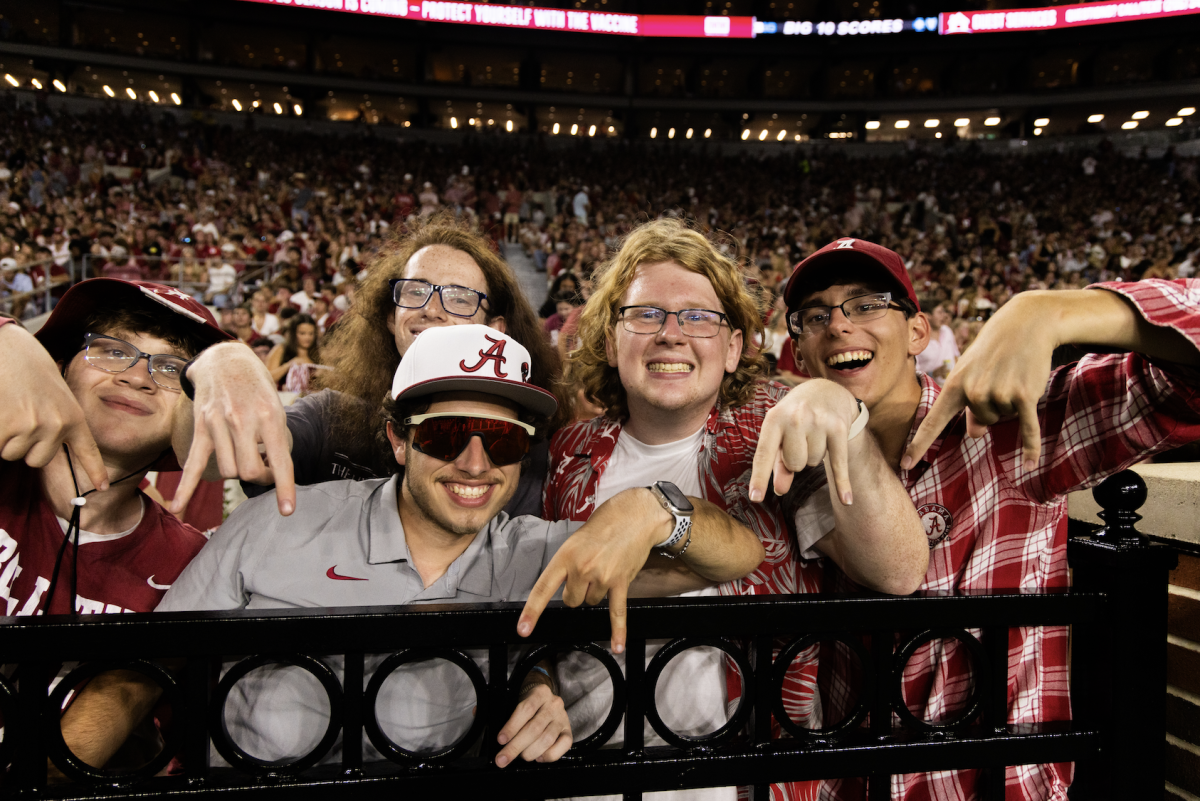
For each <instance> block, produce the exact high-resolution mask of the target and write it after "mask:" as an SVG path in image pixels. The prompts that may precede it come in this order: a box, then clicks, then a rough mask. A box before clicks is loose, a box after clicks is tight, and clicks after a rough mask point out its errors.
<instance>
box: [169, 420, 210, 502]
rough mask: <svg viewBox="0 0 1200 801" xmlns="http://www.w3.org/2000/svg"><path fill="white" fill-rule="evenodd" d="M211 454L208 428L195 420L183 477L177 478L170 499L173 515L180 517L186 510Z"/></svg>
mask: <svg viewBox="0 0 1200 801" xmlns="http://www.w3.org/2000/svg"><path fill="white" fill-rule="evenodd" d="M211 453H212V439H211V438H210V437H209V436H208V428H207V427H206V426H204V425H203V424H201V422H200V420H199V419H198V418H197V420H196V428H195V433H194V435H193V436H192V447H191V449H190V450H189V451H188V458H187V462H186V463H185V464H184V465H183V475H182V476H180V477H179V486H178V487H176V488H175V497H174V498H172V499H171V506H170V511H171V514H173V515H181V514H183V512H184V510H185V509H187V505H188V501H190V500H191V499H192V493H193V492H195V491H196V487H197V486H199V484H200V478H201V476H203V475H204V468H205V467H206V466H207V465H208V457H209V455H210V454H211Z"/></svg>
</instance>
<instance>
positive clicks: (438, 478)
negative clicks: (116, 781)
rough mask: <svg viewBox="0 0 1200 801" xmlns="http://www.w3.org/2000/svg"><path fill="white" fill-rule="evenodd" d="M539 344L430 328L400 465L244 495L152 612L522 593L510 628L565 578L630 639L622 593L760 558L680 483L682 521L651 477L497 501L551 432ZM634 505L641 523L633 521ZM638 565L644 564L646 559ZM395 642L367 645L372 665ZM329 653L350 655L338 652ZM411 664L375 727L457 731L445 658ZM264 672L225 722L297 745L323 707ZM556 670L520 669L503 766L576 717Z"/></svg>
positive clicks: (278, 751)
mask: <svg viewBox="0 0 1200 801" xmlns="http://www.w3.org/2000/svg"><path fill="white" fill-rule="evenodd" d="M529 358H530V355H529V351H528V350H526V349H525V348H524V347H523V346H522V345H521V344H520V343H519V342H517V341H516V340H515V339H513V338H512V337H511V336H508V335H507V334H504V333H502V332H500V331H497V330H496V329H494V328H490V327H488V326H484V325H475V324H470V325H458V326H446V327H435V328H430V329H427V330H425V331H424V332H422V333H420V334H419V335H418V336H417V337H416V339H415V340H414V342H413V344H412V346H411V347H410V348H409V350H408V352H407V353H406V354H405V356H404V359H403V360H401V362H400V365H399V368H398V369H397V371H396V374H395V378H394V381H393V383H392V388H391V391H390V392H389V393H388V397H387V399H386V400H385V401H384V404H383V408H382V413H381V420H380V429H381V431H380V434H381V436H380V446H381V447H384V448H386V451H387V453H388V454H389V455H390V456H391V458H392V459H393V460H394V461H395V474H394V475H393V476H392V477H391V478H380V479H371V480H367V481H332V482H326V483H323V484H319V485H313V486H302V487H298V488H297V494H296V511H297V514H295V515H292V516H290V517H284V516H282V515H280V514H279V513H278V511H277V501H276V499H275V498H274V497H273V494H274V491H272V492H270V493H267V494H266V495H262V496H260V497H257V498H253V499H251V500H249V501H247V502H246V503H244V504H242V505H241V506H240V507H238V509H237V510H236V511H235V512H234V513H233V515H231V516H230V518H229V520H227V521H226V522H225V524H224V525H223V526H221V528H220V529H219V530H218V531H217V532H216V534H214V535H213V538H212V539H211V540H210V541H209V543H208V544H207V545H206V546H205V548H204V550H203V551H201V553H200V555H199V556H197V558H196V559H195V561H193V562H192V564H191V565H190V566H189V567H188V569H187V570H185V571H184V572H183V575H181V576H180V577H179V579H178V580H177V581H176V582H175V584H174V586H173V587H172V588H171V590H170V592H168V593H167V596H166V598H165V599H164V600H163V602H162V604H161V605H160V606H159V608H158V611H160V612H171V611H187V610H222V609H241V608H252V609H261V608H299V607H346V606H370V605H391V604H398V603H399V604H412V603H488V602H501V601H521V600H525V599H526V598H527V597H528V598H529V601H528V603H527V604H526V607H525V610H524V611H523V613H522V615H521V617H520V620H519V622H518V627H517V629H518V633H519V634H521V635H522V636H528V635H529V634H530V633H531V632H532V630H533V627H534V625H535V624H536V621H537V617H538V615H539V614H540V612H541V610H542V609H543V608H544V607H545V604H546V603H547V602H548V601H549V600H550V599H551V598H553V597H557V593H558V590H559V587H560V586H562V585H563V583H564V582H565V583H566V587H565V588H564V589H563V591H562V599H563V600H564V601H565V602H566V603H567V604H568V605H569V606H578V605H579V604H581V603H583V602H585V601H586V602H587V603H591V604H594V603H598V602H600V601H601V600H602V599H604V598H605V597H606V596H607V598H608V601H609V606H610V616H611V619H612V622H613V641H614V645H615V646H617V647H618V650H620V646H623V643H624V636H625V600H626V596H627V595H641V596H647V595H666V594H669V593H674V592H679V591H682V590H687V589H694V588H696V587H701V586H708V585H710V584H712V583H715V582H720V581H725V580H728V579H731V578H735V577H740V576H742V575H745V574H747V573H749V572H750V571H751V570H753V569H754V568H755V567H757V566H758V564H759V563H760V562H761V561H762V559H763V549H762V546H761V545H760V544H759V542H758V538H757V537H756V536H755V535H754V534H753V533H752V532H751V531H750V530H749V529H747V528H745V527H744V526H742V525H741V524H740V523H738V522H736V521H734V520H733V519H732V518H729V517H728V516H726V515H724V514H723V513H722V512H720V510H719V509H717V507H715V506H713V505H712V504H708V503H705V502H704V501H701V500H700V499H697V498H692V499H687V500H684V499H683V498H682V496H680V498H679V499H678V500H680V501H682V505H683V506H685V507H687V512H686V513H685V514H683V515H682V518H683V519H682V520H681V515H680V514H678V513H677V511H668V509H667V508H666V507H665V506H664V505H662V503H661V498H660V497H659V496H658V495H656V493H655V491H654V490H651V489H650V488H637V489H630V490H626V491H625V492H623V493H620V494H619V495H618V496H616V497H614V498H613V499H612V500H611V502H610V503H608V504H604V505H602V506H601V507H600V508H598V509H597V510H596V512H595V513H594V514H593V516H592V517H591V519H590V520H589V521H588V522H587V523H586V524H584V523H578V522H571V521H563V522H556V523H551V522H546V521H544V520H541V519H539V518H536V517H530V516H521V517H515V518H510V517H509V516H508V514H507V513H505V512H503V511H501V510H502V509H503V508H504V506H505V504H507V503H508V501H509V499H510V498H511V497H512V495H513V493H514V492H515V491H516V488H517V484H518V481H519V478H520V473H521V470H522V467H523V462H524V461H525V457H526V456H527V454H528V453H529V446H530V443H531V441H533V440H536V439H538V438H540V437H542V436H544V435H545V430H546V425H547V422H548V420H549V418H550V417H551V416H552V415H553V414H554V412H555V410H556V407H557V402H556V401H555V399H554V396H553V395H551V394H550V393H549V392H546V391H545V390H543V389H540V388H538V387H537V386H535V385H533V384H531V383H530V382H529V381H528V376H529V372H530V365H529ZM401 467H403V468H404V469H403V474H402V475H401V470H400V468H401ZM661 483H663V482H659V484H661ZM656 486H658V485H656ZM672 488H673V486H672ZM668 491H669V490H668ZM614 509H621V513H620V514H613V510H614ZM631 513H632V514H633V515H634V519H638V520H643V521H645V522H646V525H645V526H644V527H630V526H628V525H627V521H628V520H629V519H630V514H631ZM693 521H694V522H693ZM643 566H649V567H651V568H652V569H651V570H646V571H644V572H639V571H641V570H642V568H643ZM386 656H387V655H386V654H383V655H378V656H371V657H369V658H368V662H367V666H366V672H367V674H368V675H369V674H371V673H373V672H374V671H375V670H376V669H378V667H379V665H380V664H381V663H382V661H383V659H384V658H385V657H386ZM486 656H487V654H486V651H485V650H481V651H479V652H478V653H477V654H475V655H474V658H475V659H476V661H477V662H479V663H480V664H481V665H482V664H484V663H486ZM334 662H338V664H333V663H334ZM331 667H333V668H334V669H335V670H340V669H341V665H340V658H339V659H334V660H331ZM447 668H448V669H447ZM417 669H418V670H421V671H425V672H423V673H422V676H421V682H422V686H423V687H425V688H426V690H427V691H426V692H424V693H422V695H423V696H424V697H423V698H417V697H415V696H414V695H413V694H412V693H404V692H394V691H392V690H389V689H388V688H389V686H390V685H388V684H385V685H384V688H385V689H384V691H381V693H380V698H379V703H378V704H377V706H376V712H377V714H378V715H379V717H380V724H381V726H380V728H382V729H384V730H387V731H391V732H393V733H395V732H399V733H400V735H401V737H400V741H399V742H400V744H401V745H403V747H405V748H408V749H409V750H414V751H421V750H429V749H439V748H442V747H447V746H449V745H450V744H451V741H453V740H455V739H456V737H457V735H456V734H455V731H456V730H459V731H462V730H466V729H468V728H470V726H471V724H472V721H473V720H474V718H473V711H472V710H473V707H474V705H475V703H476V702H475V700H474V694H473V692H472V691H471V687H470V683H469V682H468V681H467V680H466V678H465V674H464V673H463V672H462V671H461V670H459V669H457V668H453V667H450V666H448V665H445V664H442V665H440V666H439V665H437V664H432V663H429V664H424V665H423V666H421V667H418V668H417ZM258 672H259V673H262V674H263V675H261V676H258V677H250V676H248V677H245V678H243V679H242V680H241V682H240V683H239V686H245V687H246V689H245V692H243V693H242V694H241V695H239V696H238V699H242V700H235V699H234V698H233V696H231V700H230V702H229V704H228V705H227V706H226V716H227V717H226V720H227V721H228V726H229V730H230V733H231V736H232V737H233V739H235V740H238V741H241V742H255V743H256V744H257V746H256V749H257V750H256V753H257V754H258V756H259V757H260V758H268V759H284V758H287V757H289V756H292V754H291V753H290V752H289V745H290V744H291V742H292V741H293V739H294V734H295V732H296V731H309V730H315V728H314V727H316V728H319V727H320V726H321V725H323V723H321V713H320V712H319V711H318V710H316V709H314V708H313V706H312V705H311V704H308V703H300V702H299V701H300V700H301V699H303V698H304V693H305V688H304V687H303V686H301V684H300V683H299V682H298V681H296V679H297V676H296V674H295V673H294V671H292V670H291V669H289V668H288V667H287V666H282V665H281V666H278V667H277V668H267V669H264V670H262V671H258ZM552 673H553V666H552V665H547V666H546V667H544V668H542V669H541V670H540V671H539V670H533V671H531V672H530V673H529V674H528V676H526V677H524V679H523V680H521V685H520V699H521V700H520V702H519V703H518V704H517V707H516V709H515V710H514V711H513V713H512V716H511V717H510V718H509V720H508V723H507V724H506V725H505V726H504V728H503V729H501V731H500V732H498V735H497V737H498V741H499V742H500V744H501V745H503V746H504V748H503V749H502V750H501V751H500V753H499V754H498V755H497V758H496V764H497V765H499V766H500V767H504V766H505V765H507V764H509V763H510V762H511V761H512V760H514V759H516V758H517V757H518V756H520V757H521V758H522V759H525V760H527V761H532V760H535V759H536V760H538V761H542V762H546V761H552V760H556V759H558V758H559V757H561V756H562V755H563V754H564V753H565V752H566V750H567V748H569V747H570V745H571V743H572V735H571V729H570V721H569V719H568V718H567V715H566V711H565V709H564V707H563V703H562V701H561V699H559V697H558V696H557V695H556V694H555V692H554V689H555V686H556V683H555V681H554V680H553V679H552V678H551V674H552ZM247 682H249V684H247ZM262 710H269V711H268V712H267V713H266V714H263V713H262ZM392 736H396V735H395V734H393V735H392ZM468 739H473V738H468ZM470 745H471V743H470V742H465V744H464V745H463V747H467V746H470ZM385 747H386V744H384V746H383V747H381V744H380V741H379V740H377V739H376V738H375V737H374V736H372V738H371V741H370V742H369V743H364V749H365V751H366V754H367V756H368V758H373V759H380V758H382V757H381V755H380V751H382V750H385ZM326 757H328V755H326Z"/></svg>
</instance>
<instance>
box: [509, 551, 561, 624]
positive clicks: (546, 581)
mask: <svg viewBox="0 0 1200 801" xmlns="http://www.w3.org/2000/svg"><path fill="white" fill-rule="evenodd" d="M557 560H558V557H557V556H555V557H554V558H553V559H551V560H550V564H548V565H546V569H545V570H544V571H542V575H541V576H539V577H538V580H537V583H536V584H534V585H533V590H531V591H530V593H529V598H527V599H526V600H525V606H524V608H522V609H521V616H520V617H519V618H517V634H519V635H521V636H522V637H528V636H529V635H530V634H533V628H534V626H536V625H537V622H538V618H540V617H541V616H542V612H544V611H545V610H546V604H548V603H550V600H551V599H552V598H554V593H556V592H558V588H559V587H561V586H562V584H563V582H564V581H566V580H567V571H566V570H564V569H563V568H561V567H559V566H558V564H557Z"/></svg>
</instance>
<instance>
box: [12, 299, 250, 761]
mask: <svg viewBox="0 0 1200 801" xmlns="http://www.w3.org/2000/svg"><path fill="white" fill-rule="evenodd" d="M227 338H228V337H227V335H226V334H225V333H224V332H222V331H221V329H220V328H218V327H217V325H216V321H215V320H214V319H213V317H212V315H211V314H209V312H208V311H207V310H206V309H205V308H204V307H203V306H201V305H200V304H198V303H196V302H195V301H194V300H192V299H191V298H190V297H188V296H186V295H184V294H182V293H180V292H179V291H178V290H175V289H171V288H170V287H165V286H161V285H158V284H150V283H145V282H141V281H135V282H127V281H120V280H115V279H109V278H96V279H93V280H90V281H84V282H82V283H80V284H77V285H76V286H74V287H72V288H71V289H70V290H68V291H67V292H66V294H64V295H63V298H62V300H61V301H60V302H59V304H58V305H57V306H56V307H55V309H54V312H53V313H52V314H51V315H50V318H49V319H48V320H47V321H46V323H45V325H44V326H42V328H41V329H40V330H39V331H38V333H37V335H36V338H34V337H32V336H30V335H29V334H28V333H27V332H26V331H24V330H23V329H22V328H21V326H20V325H19V324H16V323H15V322H14V321H12V320H9V319H0V371H2V373H3V378H2V379H0V409H3V410H4V412H3V415H0V456H2V457H3V460H0V576H2V577H3V580H0V615H34V614H90V613H100V612H149V611H152V610H153V609H154V607H155V606H157V605H158V602H159V601H160V600H161V599H162V597H163V595H164V593H165V592H166V590H167V588H168V587H169V586H170V585H171V582H172V581H174V580H175V578H176V576H178V575H179V573H180V571H182V570H183V568H184V566H185V565H187V563H188V562H189V561H191V559H192V557H193V556H195V555H196V553H197V552H199V550H200V548H201V547H202V546H203V544H204V542H205V539H204V536H203V535H202V534H200V532H198V531H197V530H196V529H194V528H192V527H190V526H187V525H185V524H183V523H181V522H180V521H179V520H178V519H176V518H175V517H173V516H172V515H170V514H169V513H168V512H167V511H166V510H165V509H163V508H162V507H161V506H159V505H158V504H157V503H155V502H154V501H153V500H151V499H150V498H148V497H147V496H146V495H145V494H144V493H142V492H141V490H139V488H138V485H139V483H140V482H141V480H142V478H143V477H144V476H145V475H146V473H147V472H148V471H150V470H152V469H154V470H178V469H179V467H178V465H177V464H176V462H175V457H174V455H173V453H172V452H171V450H170V435H171V430H172V422H173V412H174V407H175V403H176V401H177V399H178V397H179V395H180V390H179V373H180V372H181V369H182V367H183V365H184V364H186V363H187V361H188V360H189V359H191V358H193V357H194V356H195V355H196V354H197V353H198V352H200V351H201V350H203V349H204V348H206V347H207V346H208V345H210V344H212V343H215V342H220V341H223V340H225V339H227ZM22 460H23V461H22ZM64 525H65V526H66V537H64V535H63V534H64V528H63V527H64ZM96 709H97V708H96V707H93V706H89V704H88V703H87V702H83V703H78V702H77V703H75V704H73V705H72V706H71V707H70V708H69V709H68V711H67V712H66V714H65V715H64V717H63V733H64V736H65V737H66V739H67V744H68V745H69V746H70V747H71V748H72V750H73V751H75V753H76V754H77V755H79V756H80V758H82V759H84V760H85V761H87V762H88V763H89V764H93V765H103V764H104V763H105V762H106V761H107V760H108V758H109V757H110V756H111V755H112V753H113V751H114V750H115V748H113V749H103V748H102V749H101V750H99V751H95V750H90V746H91V745H92V744H94V741H93V740H91V739H90V738H84V739H83V740H80V739H78V738H83V737H84V734H85V733H86V732H89V731H92V730H94V729H95V728H96V727H97V726H103V725H105V722H106V720H105V716H104V714H103V712H102V711H101V712H98V713H95V714H97V715H98V716H97V717H95V719H91V718H90V717H89V716H91V715H93V713H94V712H95V710H96ZM119 744H120V743H116V745H119Z"/></svg>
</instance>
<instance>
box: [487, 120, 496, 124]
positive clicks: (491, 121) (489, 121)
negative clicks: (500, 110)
mask: <svg viewBox="0 0 1200 801" xmlns="http://www.w3.org/2000/svg"><path fill="white" fill-rule="evenodd" d="M495 124H496V121H495V120H493V119H489V120H488V125H495Z"/></svg>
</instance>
